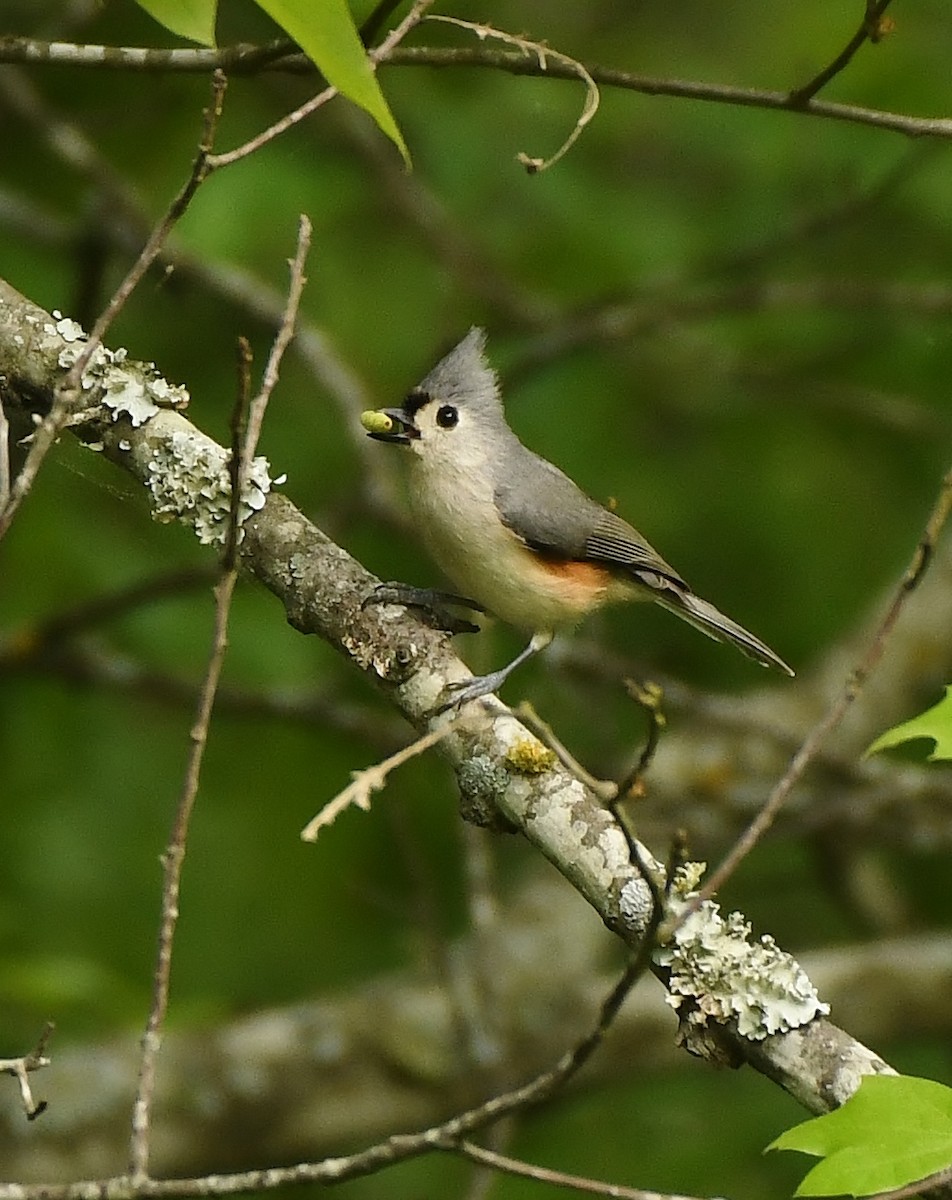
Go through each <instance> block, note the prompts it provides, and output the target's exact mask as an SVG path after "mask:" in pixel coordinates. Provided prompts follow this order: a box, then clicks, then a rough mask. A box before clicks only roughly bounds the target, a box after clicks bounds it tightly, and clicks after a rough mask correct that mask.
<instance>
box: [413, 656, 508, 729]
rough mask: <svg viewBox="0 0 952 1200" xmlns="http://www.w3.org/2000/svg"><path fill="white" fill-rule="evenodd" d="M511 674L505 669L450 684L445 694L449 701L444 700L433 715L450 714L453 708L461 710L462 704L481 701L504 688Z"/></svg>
mask: <svg viewBox="0 0 952 1200" xmlns="http://www.w3.org/2000/svg"><path fill="white" fill-rule="evenodd" d="M509 674H510V672H509V668H508V667H503V668H502V669H501V670H499V671H491V672H490V673H489V674H488V675H474V676H473V678H472V679H458V680H456V681H455V682H454V683H448V684H447V685H446V687H445V688H444V692H445V693H446V694H447V695H448V696H449V699H447V700H444V701H443V703H442V704H441V705H440V706H439V708H435V709H434V710H433V712H432V714H431V715H432V716H434V717H438V716H439V715H440V714H441V713H445V712H449V710H450V709H451V708H459V706H460V705H461V704H468V703H469V701H470V700H479V699H480V698H481V697H483V696H488V695H490V693H492V692H495V691H497V690H498V689H499V688H501V687H502V685H503V684H504V683H505V682H506V679H507V678H508V677H509Z"/></svg>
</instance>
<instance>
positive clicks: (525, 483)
mask: <svg viewBox="0 0 952 1200" xmlns="http://www.w3.org/2000/svg"><path fill="white" fill-rule="evenodd" d="M519 449H520V451H521V452H522V453H520V454H516V455H512V456H511V458H510V459H509V461H508V462H507V467H508V468H509V471H508V473H509V478H507V479H506V480H504V481H503V482H497V484H496V488H495V500H496V507H497V508H498V510H499V515H500V516H501V518H502V520H503V523H504V524H505V525H506V526H507V527H508V528H509V529H511V530H512V532H513V533H515V534H517V535H518V536H519V537H520V538H522V540H523V541H524V542H525V543H526V545H528V546H531V547H532V549H534V550H538V551H539V553H540V554H547V555H550V556H551V557H552V558H561V559H574V560H576V561H582V562H594V563H603V564H604V565H605V566H606V567H614V568H615V569H616V570H618V571H620V572H627V573H629V574H631V575H632V576H633V577H634V578H635V579H636V580H638V581H639V582H640V583H643V584H644V585H645V586H646V587H650V588H659V589H667V588H668V587H669V586H670V585H671V584H674V585H675V587H677V588H679V589H683V590H684V591H690V589H689V588H688V585H687V584H686V583H685V582H684V580H683V579H682V578H681V577H680V575H678V573H677V571H675V570H674V569H673V568H672V567H670V566H669V565H668V564H667V563H666V562H665V561H664V559H663V558H662V557H661V555H660V554H658V552H657V551H656V550H655V549H654V548H653V547H652V546H650V545H649V543H648V542H646V541H645V539H644V538H643V537H642V536H641V534H640V533H638V531H637V530H636V529H633V528H632V527H631V526H630V525H629V524H628V523H627V521H623V520H622V519H621V517H616V516H615V514H614V513H612V512H609V511H608V509H607V508H603V507H602V505H601V504H598V503H596V502H595V501H594V500H592V499H591V497H589V496H586V495H585V493H584V492H583V491H582V490H581V488H579V487H578V486H577V485H576V484H574V483H573V482H572V480H571V479H569V477H568V476H567V475H566V474H564V473H563V472H562V471H560V470H559V468H558V467H555V466H553V465H552V463H550V462H546V460H545V459H544V458H539V456H538V455H536V454H533V453H532V451H531V450H527V449H526V448H525V446H521V445H520V447H519Z"/></svg>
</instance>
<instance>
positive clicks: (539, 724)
mask: <svg viewBox="0 0 952 1200" xmlns="http://www.w3.org/2000/svg"><path fill="white" fill-rule="evenodd" d="M513 712H514V714H515V715H516V716H517V717H518V718H519V720H520V721H521V722H522V723H523V725H525V726H526V728H527V729H530V730H531V731H532V732H533V733H534V734H535V735H536V737H537V738H538V739H539V740H540V741H541V742H542V744H543V745H544V746H547V747H548V749H549V750H551V751H552V753H553V754H554V755H555V756H556V758H557V759H558V760H559V762H560V763H561V764H562V766H563V767H565V769H566V771H568V772H569V773H570V774H572V775H574V776H575V778H576V779H577V780H578V781H579V783H581V784H583V785H584V786H585V787H587V788H588V789H589V791H591V792H594V794H595V795H596V796H597V797H598V798H599V800H606V801H610V800H614V799H615V797H616V796H617V795H618V785H617V784H616V783H613V782H612V781H611V780H610V779H596V778H595V776H594V775H592V774H590V773H589V772H588V771H586V769H585V768H584V767H583V766H582V764H581V763H580V762H579V761H578V759H577V758H576V757H575V756H574V755H573V754H572V752H571V751H570V750H569V749H568V747H567V746H566V745H565V743H564V742H562V741H560V740H559V739H558V737H556V735H555V732H554V730H553V729H552V726H551V725H549V724H548V722H546V721H543V719H542V718H541V717H540V716H539V714H538V713H537V712H536V710H535V709H534V708H533V707H532V705H531V704H530V703H529V701H528V700H523V701H522V703H521V704H519V705H518V706H517V707H516V708H514V709H513Z"/></svg>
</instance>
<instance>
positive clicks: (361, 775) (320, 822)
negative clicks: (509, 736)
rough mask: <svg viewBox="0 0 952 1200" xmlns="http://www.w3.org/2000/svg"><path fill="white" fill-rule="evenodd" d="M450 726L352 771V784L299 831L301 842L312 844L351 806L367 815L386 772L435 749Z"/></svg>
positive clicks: (382, 786) (426, 734)
mask: <svg viewBox="0 0 952 1200" xmlns="http://www.w3.org/2000/svg"><path fill="white" fill-rule="evenodd" d="M453 724H454V722H453V721H449V722H447V723H446V724H444V725H441V726H440V727H439V728H438V729H431V730H430V732H429V733H425V734H424V735H423V736H422V737H419V738H417V740H416V741H415V742H411V743H410V745H409V746H404V747H403V749H402V750H398V751H397V752H396V754H391V755H390V757H389V758H385V759H384V760H383V762H381V763H376V764H375V765H374V766H372V767H366V768H365V769H364V770H363V771H353V772H352V773H351V775H352V779H353V782H352V783H349V784H348V785H347V787H345V788H344V790H343V791H342V792H338V794H337V795H336V796H335V797H334V798H333V800H328V802H327V803H326V804H325V805H324V807H323V808H322V809H321V811H320V812H319V813H317V814H316V815H315V816H314V817H312V818H311V820H310V821H308V823H307V824H306V825H305V826H304V828H303V829H302V830H301V840H302V841H304V842H316V841H317V835H318V834H319V833H320V832H321V830H322V829H323V828H324V827H325V826H327V825H332V824H333V823H334V821H336V820H337V818H338V817H339V816H340V814H341V813H342V812H343V811H344V810H345V809H347V808H350V807H351V805H356V806H357V807H358V808H362V809H363V810H364V812H369V810H370V797H371V796H372V795H373V793H374V792H379V791H382V790H383V789H384V788H385V787H386V785H387V776H388V775H389V774H390V772H391V771H394V770H396V768H397V767H402V766H403V764H404V763H405V762H409V760H410V759H411V758H415V757H416V756H417V755H418V754H422V753H423V752H424V751H425V750H429V749H430V747H431V746H435V745H436V743H437V742H439V741H442V740H443V738H445V737H446V735H447V734H448V733H449V732H450V730H451V729H452V728H453Z"/></svg>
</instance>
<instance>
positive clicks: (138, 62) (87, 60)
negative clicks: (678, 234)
mask: <svg viewBox="0 0 952 1200" xmlns="http://www.w3.org/2000/svg"><path fill="white" fill-rule="evenodd" d="M54 46H55V47H56V49H55V51H54V49H53V47H54ZM284 46H286V43H281V44H280V47H284ZM62 61H69V62H70V63H72V64H73V65H75V66H78V67H89V68H93V69H97V70H103V69H136V70H150V71H185V72H189V73H197V74H207V72H208V71H209V70H210V69H213V68H215V67H220V68H222V69H223V70H225V71H226V72H227V73H228V74H238V73H245V74H247V73H249V72H251V71H258V70H280V71H290V72H294V73H295V74H311V73H313V72H314V65H313V64H312V63H311V62H310V61H309V60H308V59H307V58H305V57H304V56H303V55H285V54H283V53H279V52H278V50H271V51H269V48H268V47H247V46H233V47H225V48H222V49H220V50H175V51H165V52H155V51H151V50H144V49H141V48H138V47H121V48H120V47H111V46H63V45H62V44H59V43H39V42H35V41H31V40H30V39H9V38H8V39H4V40H3V41H2V42H0V63H4V62H11V63H13V62H19V63H34V64H37V65H42V64H43V63H46V62H62ZM380 65H381V66H391V67H482V68H485V69H489V70H494V71H506V72H508V73H509V74H512V75H534V76H548V77H549V78H557V79H576V80H577V79H578V77H579V72H578V69H577V67H576V66H571V67H570V66H568V65H567V64H565V63H560V62H558V61H555V60H553V61H551V62H548V63H547V64H546V66H545V68H542V67H541V66H540V65H539V63H538V61H537V60H535V59H534V58H532V57H525V56H522V55H519V54H514V53H512V52H507V51H500V50H494V49H491V48H489V47H486V46H482V47H469V46H467V47H455V48H448V47H444V46H413V47H409V46H397V47H396V48H394V49H392V50H390V51H388V53H387V55H386V57H385V58H381V60H380ZM581 65H582V66H583V67H584V69H585V71H586V73H587V74H588V75H589V76H590V77H591V79H592V81H593V83H594V84H595V85H596V86H597V87H599V88H620V89H622V90H625V91H633V92H640V93H641V94H643V95H646V96H671V97H674V98H678V99H683V100H701V101H705V102H709V103H713V104H727V105H739V106H740V107H742V108H763V109H768V110H774V111H776V110H780V111H784V112H790V113H795V114H797V115H799V116H808V117H819V118H821V119H823V120H828V121H845V122H847V123H850V124H857V125H869V126H871V127H873V128H875V129H883V130H887V131H891V132H893V133H902V134H905V135H906V136H907V137H928V138H941V139H944V140H948V139H949V138H952V119H950V118H947V117H915V116H910V115H909V114H907V113H899V112H890V111H889V110H886V109H879V108H868V107H863V106H862V105H858V104H836V103H832V102H829V101H823V100H817V99H815V98H809V99H808V100H807V101H806V102H805V103H797V102H796V99H795V94H794V96H793V97H791V94H790V93H789V92H779V91H772V90H769V89H764V88H743V87H735V86H733V85H731V84H719V83H698V82H696V81H693V80H686V79H666V78H663V77H660V76H652V75H638V74H635V73H634V72H630V71H622V70H617V69H615V68H612V67H600V66H596V65H595V64H593V63H583V64H581ZM330 98H331V97H330V96H327V97H326V99H325V100H322V101H321V103H325V102H326V100H327V99H330ZM304 115H306V114H304Z"/></svg>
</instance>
